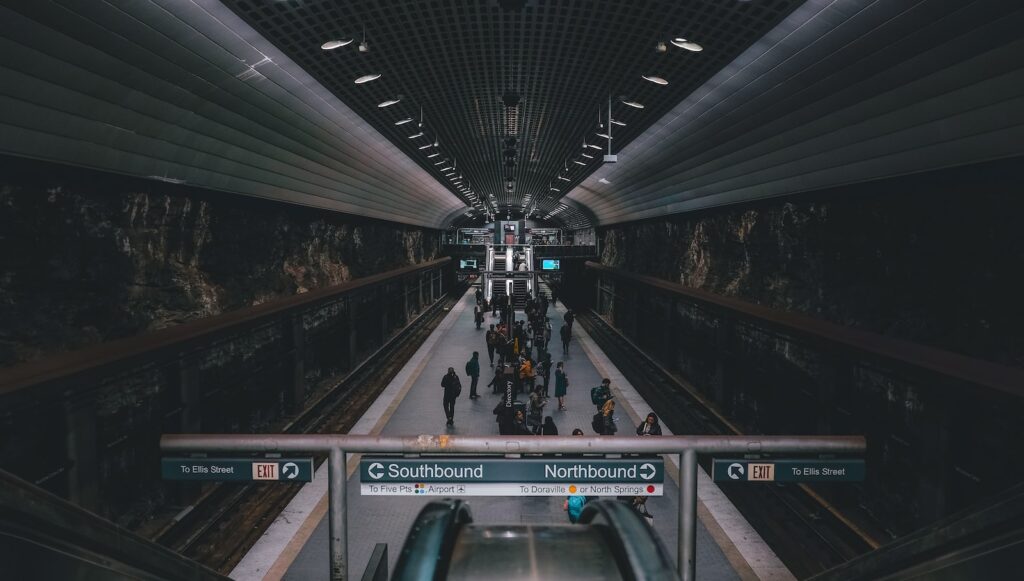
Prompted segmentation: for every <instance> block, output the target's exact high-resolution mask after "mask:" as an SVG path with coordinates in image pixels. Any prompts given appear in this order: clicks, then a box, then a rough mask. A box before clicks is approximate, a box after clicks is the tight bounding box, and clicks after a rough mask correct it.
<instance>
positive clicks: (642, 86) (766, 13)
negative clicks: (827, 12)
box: [224, 0, 802, 225]
mask: <svg viewBox="0 0 1024 581" xmlns="http://www.w3.org/2000/svg"><path fill="white" fill-rule="evenodd" d="M801 1H802V0H755V1H753V2H744V1H737V0H645V1H618V2H596V1H580V0H571V1H570V0H562V1H540V0H524V1H519V2H516V1H505V0H501V1H500V2H499V1H498V0H481V1H474V2H456V1H438V0H404V1H380V0H346V1H344V2H341V1H337V0H285V1H278V2H268V1H257V0H224V3H225V5H227V6H229V7H230V8H231V9H232V10H234V11H235V12H236V13H237V14H238V15H240V16H241V17H243V18H244V19H245V20H246V22H248V23H249V24H250V25H252V26H253V27H254V28H255V29H256V30H258V31H259V32H260V33H261V34H262V35H263V36H265V37H266V38H267V39H269V40H270V41H271V42H273V43H274V44H275V45H276V46H277V47H278V48H280V49H281V51H283V52H284V53H285V54H287V55H288V56H289V57H290V58H291V59H292V60H294V61H295V62H297V63H298V64H300V65H301V66H302V67H303V68H305V70H306V71H308V72H309V73H310V74H311V75H312V76H313V77H315V78H316V79H317V80H318V81H319V82H320V83H322V84H323V85H324V86H325V87H327V88H328V89H329V90H330V91H331V92H333V93H334V94H335V95H337V96H338V97H339V98H340V99H341V100H342V101H343V102H345V103H346V104H348V105H349V106H350V107H352V109H353V110H354V111H355V112H357V113H358V114H359V115H361V116H362V117H363V118H364V119H366V120H367V121H368V122H369V123H371V124H372V125H373V126H374V127H375V128H376V129H377V130H378V131H380V132H381V133H382V134H383V135H386V136H387V137H388V138H389V139H390V140H391V141H392V142H393V143H394V144H395V145H396V146H398V147H399V148H400V149H401V150H402V151H404V152H405V153H406V154H407V155H409V156H410V157H411V158H412V159H414V160H416V162H417V163H419V164H420V165H421V166H422V167H423V168H424V169H426V170H427V171H429V172H431V173H432V175H434V176H435V177H437V179H439V180H441V181H445V182H447V183H452V184H453V186H452V187H453V190H454V191H457V192H459V193H460V195H463V196H464V199H465V200H466V201H467V202H468V203H473V202H474V201H476V200H480V199H482V200H483V201H484V203H486V204H487V205H488V206H496V207H497V208H498V209H500V210H501V212H502V214H503V213H504V211H505V209H506V208H514V209H517V210H520V211H522V210H523V209H524V207H525V208H526V209H527V210H532V209H533V208H534V206H536V210H537V211H536V213H533V214H532V215H534V216H535V217H537V218H542V217H544V216H551V219H554V220H557V221H561V222H562V223H565V224H567V225H571V224H585V223H587V222H588V219H587V216H588V214H589V212H586V211H581V212H577V211H575V210H574V207H575V206H574V205H573V204H569V203H566V202H565V201H564V200H560V198H562V197H563V196H564V195H565V192H567V191H569V189H571V187H572V186H573V185H575V184H576V183H578V182H579V181H580V180H581V179H582V178H583V177H585V176H586V175H587V174H588V173H590V172H591V171H593V170H594V169H595V168H596V167H598V165H599V164H600V162H601V155H602V153H603V152H602V151H601V150H599V149H594V148H587V149H584V148H583V142H584V140H585V139H586V140H587V142H588V143H590V144H593V145H595V146H597V145H604V144H605V141H604V140H603V139H602V138H600V137H598V136H597V135H596V132H597V131H598V129H597V127H596V126H597V122H598V116H599V110H600V116H601V117H602V119H604V117H606V115H607V109H608V98H609V96H611V97H613V103H612V114H613V116H614V117H615V118H616V120H618V121H621V122H623V123H625V126H618V125H616V126H613V131H612V134H613V136H614V138H615V143H616V144H625V143H628V142H629V141H631V140H632V139H634V138H635V137H637V136H639V135H641V134H642V133H643V132H644V130H645V129H647V128H648V127H649V126H651V124H653V123H654V122H656V121H657V120H658V119H659V118H661V116H662V115H663V114H664V113H666V112H668V111H669V110H670V109H672V107H674V106H675V105H676V104H677V103H679V102H680V101H681V100H682V99H683V98H685V97H686V96H687V95H688V94H690V93H691V92H692V91H693V90H695V89H696V88H697V87H699V86H700V85H701V84H702V83H703V82H705V81H706V80H707V79H708V78H710V77H711V76H712V75H714V74H715V73H716V72H717V71H718V70H720V69H721V68H722V67H724V66H726V65H727V64H728V63H729V62H730V61H731V60H732V59H733V58H735V57H736V55H738V54H740V53H741V52H742V51H743V50H744V49H745V48H747V47H748V46H750V44H751V43H753V42H754V41H755V40H757V39H758V38H760V37H761V36H763V35H764V34H765V33H766V32H767V31H768V30H770V29H771V28H772V27H773V26H774V25H775V24H776V23H778V22H779V21H780V20H781V19H782V18H784V17H785V16H786V15H787V14H788V13H789V12H790V11H791V10H792V9H793V8H794V7H795V6H797V5H799V4H800V2H801ZM506 4H510V5H521V8H519V9H512V10H505V9H503V5H506ZM364 30H365V40H366V43H367V45H368V47H369V51H368V52H362V51H360V50H359V48H358V46H359V45H360V43H361V41H362V40H363V38H364ZM674 38H684V39H687V40H690V41H695V42H697V43H699V44H700V45H702V46H703V49H704V50H703V51H701V52H691V51H688V50H685V49H683V48H679V47H676V46H674V45H673V44H672V43H671V42H670V41H671V40H672V39H674ZM341 39H344V40H353V42H352V43H351V44H348V45H347V46H343V47H340V48H336V49H334V50H323V49H322V48H321V45H322V44H323V43H324V42H326V41H329V40H341ZM659 42H661V43H664V51H663V52H658V51H657V50H656V47H657V45H658V43H659ZM369 74H379V75H381V76H380V78H379V79H376V80H373V81H369V82H366V83H363V84H356V83H355V82H354V81H355V80H356V79H357V78H360V77H362V76H364V75H369ZM641 75H655V76H658V77H662V78H664V79H666V80H668V85H658V84H655V83H652V82H649V81H647V80H644V79H642V78H641ZM507 92H512V93H515V94H516V95H518V97H519V104H518V105H517V106H516V107H514V108H506V106H505V105H504V104H503V101H502V98H503V96H504V95H505V93H507ZM619 96H627V97H628V98H629V100H633V101H636V102H639V103H640V104H642V105H644V107H645V108H644V109H642V110H639V109H636V108H632V107H629V106H626V105H624V104H622V103H621V102H620V99H618V97H619ZM399 98H400V102H399V103H396V104H393V105H390V106H386V107H380V106H379V105H380V104H382V103H385V102H386V101H389V100H397V99H399ZM421 109H422V112H423V126H422V127H420V126H419V124H418V122H419V120H420V111H421ZM403 119H413V121H412V122H408V123H405V124H402V125H396V122H398V121H401V120H403ZM604 123H605V124H607V120H604ZM606 132H607V131H606ZM421 133H422V135H420V136H418V137H413V136H416V135H419V134H421ZM509 137H514V138H515V139H516V145H515V147H513V148H506V147H505V145H504V140H505V139H506V138H509ZM435 142H437V143H438V146H437V147H436V148H435V147H433V146H431V144H433V143H435ZM506 149H511V150H514V151H512V153H511V155H512V157H511V158H510V159H512V160H514V162H515V165H514V167H508V166H507V165H506V159H507V158H506V154H505V150H506ZM435 153H437V154H438V155H436V156H434V157H428V156H429V155H433V154H435ZM584 153H587V155H590V156H591V157H589V158H588V157H585V156H583V154H584ZM452 162H454V170H451V171H449V172H448V173H451V174H452V175H445V172H443V171H442V169H443V168H446V167H452V166H453V163H452ZM575 162H579V163H575ZM559 175H562V176H563V177H566V178H567V181H566V180H561V179H559V178H558V176H559ZM460 176H461V180H459V181H458V183H453V179H457V178H459V177H460ZM507 178H512V184H513V185H512V189H511V190H509V189H508V187H507ZM553 187H554V188H556V189H557V190H558V191H557V192H556V191H553V190H552V189H551V188H553ZM478 207H482V206H478ZM478 211H479V210H478Z"/></svg>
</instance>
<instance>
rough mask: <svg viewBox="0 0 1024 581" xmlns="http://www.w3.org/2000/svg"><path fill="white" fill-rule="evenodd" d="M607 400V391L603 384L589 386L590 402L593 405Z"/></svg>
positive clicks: (601, 403)
mask: <svg viewBox="0 0 1024 581" xmlns="http://www.w3.org/2000/svg"><path fill="white" fill-rule="evenodd" d="M606 401H608V392H607V391H606V390H605V389H604V387H603V386H600V385H599V386H597V387H592V388H590V403H592V404H594V405H603V404H604V402H606Z"/></svg>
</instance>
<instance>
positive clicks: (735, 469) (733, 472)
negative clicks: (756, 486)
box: [728, 462, 743, 480]
mask: <svg viewBox="0 0 1024 581" xmlns="http://www.w3.org/2000/svg"><path fill="white" fill-rule="evenodd" d="M728 474H729V478H732V479H733V480H739V479H740V477H741V476H743V464H737V463H735V462H733V463H732V464H729V470H728Z"/></svg>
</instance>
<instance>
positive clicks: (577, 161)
mask: <svg viewBox="0 0 1024 581" xmlns="http://www.w3.org/2000/svg"><path fill="white" fill-rule="evenodd" d="M572 162H573V163H578V164H580V165H587V164H585V163H583V162H582V161H580V160H578V159H574V160H572Z"/></svg>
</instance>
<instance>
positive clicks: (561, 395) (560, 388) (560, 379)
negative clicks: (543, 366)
mask: <svg viewBox="0 0 1024 581" xmlns="http://www.w3.org/2000/svg"><path fill="white" fill-rule="evenodd" d="M567 389H569V376H568V375H566V374H565V364H564V363H562V362H561V361H559V362H558V368H557V369H555V397H557V398H558V410H559V411H563V412H564V411H565V410H566V407H565V392H566V390H567Z"/></svg>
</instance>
